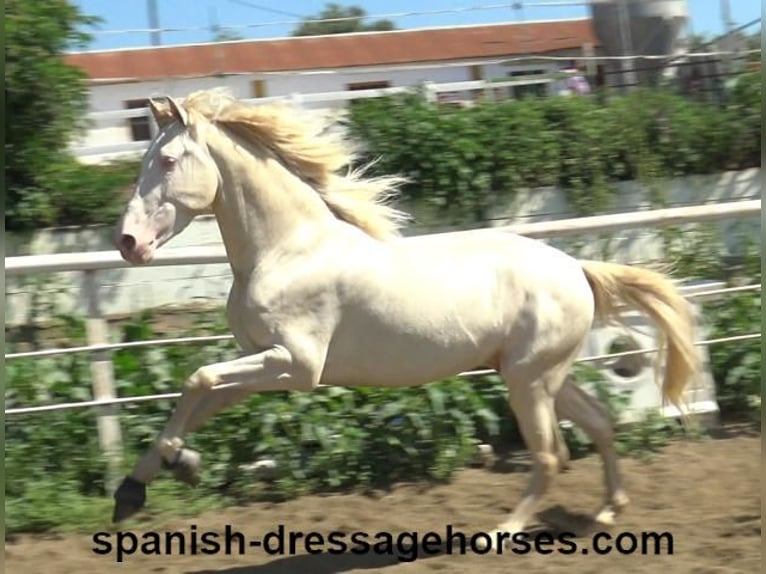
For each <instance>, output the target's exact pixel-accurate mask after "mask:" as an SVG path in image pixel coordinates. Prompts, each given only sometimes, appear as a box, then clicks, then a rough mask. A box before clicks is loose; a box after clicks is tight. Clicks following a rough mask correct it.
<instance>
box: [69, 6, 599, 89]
mask: <svg viewBox="0 0 766 574" xmlns="http://www.w3.org/2000/svg"><path fill="white" fill-rule="evenodd" d="M588 43H590V44H592V45H593V46H598V45H599V42H598V39H597V37H596V34H595V32H594V30H593V27H592V23H591V20H590V19H580V20H558V21H550V22H536V23H525V24H494V25H485V26H461V27H455V28H446V29H444V28H439V29H430V30H401V31H392V32H365V33H358V34H336V35H328V36H308V37H296V38H281V39H275V40H245V41H236V42H222V43H218V44H195V45H185V46H162V47H148V48H137V49H121V50H108V51H101V52H79V53H72V54H68V55H67V56H66V57H65V59H66V61H67V62H68V63H69V64H72V65H75V66H78V67H81V68H83V69H84V70H85V72H86V73H87V74H88V76H89V77H90V79H91V80H92V81H94V82H119V81H142V80H143V81H146V80H157V79H166V78H181V77H204V76H213V75H220V74H242V73H258V72H279V71H298V70H312V69H332V68H346V67H355V66H380V65H397V64H408V63H421V62H439V61H448V60H470V59H477V58H491V57H500V58H502V57H509V56H515V55H523V54H542V53H546V52H553V51H558V50H567V49H579V48H581V47H582V46H583V45H584V44H588Z"/></svg>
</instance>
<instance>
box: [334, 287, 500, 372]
mask: <svg viewBox="0 0 766 574" xmlns="http://www.w3.org/2000/svg"><path fill="white" fill-rule="evenodd" d="M493 297H494V293H490V292H488V291H486V290H484V292H483V293H482V292H481V291H480V292H476V291H474V292H473V293H472V294H471V296H470V297H454V298H451V299H448V300H447V299H446V298H445V300H443V301H442V300H439V296H438V295H436V294H433V293H429V294H427V295H426V296H425V297H423V296H419V294H418V293H417V292H415V293H410V294H409V297H404V298H402V299H401V300H394V301H391V300H386V299H385V298H383V300H382V301H381V300H377V303H378V304H372V305H369V306H368V307H366V308H361V309H357V310H355V311H353V312H350V313H349V314H348V315H349V316H347V317H344V320H342V321H341V322H340V324H339V325H338V327H337V329H336V331H335V334H334V336H333V340H332V342H331V344H330V346H329V348H328V355H327V360H326V365H325V369H324V373H323V377H322V380H323V382H325V383H327V384H333V385H343V386H348V385H369V386H414V385H419V384H424V383H428V382H431V381H435V380H439V379H443V378H446V377H449V376H452V375H455V374H457V373H459V372H461V371H465V370H469V369H472V368H475V367H478V366H482V365H487V364H489V363H491V362H492V361H493V359H494V357H495V356H496V354H497V352H498V350H499V349H500V348H501V346H502V344H503V340H504V335H505V332H506V329H507V327H508V325H507V323H506V322H504V320H503V319H504V318H503V317H502V315H503V313H502V311H499V310H498V303H500V305H501V306H502V302H498V301H497V300H496V299H494V298H493Z"/></svg>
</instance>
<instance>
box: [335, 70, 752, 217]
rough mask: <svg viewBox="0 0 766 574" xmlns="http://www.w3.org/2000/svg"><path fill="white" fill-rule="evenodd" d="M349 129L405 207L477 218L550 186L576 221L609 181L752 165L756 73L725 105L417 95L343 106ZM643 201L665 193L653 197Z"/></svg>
mask: <svg viewBox="0 0 766 574" xmlns="http://www.w3.org/2000/svg"><path fill="white" fill-rule="evenodd" d="M347 125H348V129H349V131H350V132H351V133H352V134H353V135H354V136H355V137H356V138H357V139H359V140H360V141H361V142H363V143H364V146H365V149H366V156H365V157H364V159H365V160H366V161H370V160H373V159H379V161H378V162H377V163H376V165H375V168H374V173H376V174H377V173H380V174H383V173H400V174H402V175H405V176H407V177H408V178H409V179H410V184H409V185H407V186H405V187H404V188H403V193H404V200H405V201H407V202H417V203H421V204H424V205H425V206H426V207H427V208H430V209H432V211H433V218H434V219H437V220H439V221H447V222H448V223H451V224H462V223H465V221H464V220H465V218H468V220H469V223H470V222H474V223H475V222H480V221H483V220H486V219H487V218H488V216H489V213H490V210H491V209H492V207H493V206H494V205H495V204H496V203H497V199H498V197H500V196H504V195H505V196H508V195H510V196H512V195H513V194H514V193H516V192H517V191H518V190H519V189H522V188H533V187H544V186H551V185H557V186H559V187H560V188H561V189H562V190H563V191H564V192H565V194H566V196H567V198H568V200H569V202H570V204H571V205H572V207H573V208H574V209H575V210H576V212H578V213H580V214H583V215H585V214H593V213H596V212H599V211H605V210H607V209H608V208H610V207H612V201H613V198H614V197H615V196H614V183H615V182H618V181H625V180H637V181H639V182H640V183H642V184H644V185H647V186H649V187H650V188H651V187H656V185H655V184H656V182H657V181H658V178H661V177H675V176H682V175H689V174H706V173H715V172H718V171H724V170H729V169H740V168H745V167H755V166H758V165H760V140H759V138H760V126H761V110H760V72H757V73H751V74H745V75H743V76H742V77H740V78H739V80H738V82H737V83H736V85H735V87H734V88H733V89H732V91H731V94H730V97H729V98H728V100H727V104H726V105H725V106H715V105H713V104H709V103H702V102H696V101H692V100H689V99H688V98H685V97H683V96H681V95H677V94H675V93H673V92H670V91H667V90H663V89H642V90H636V91H633V92H631V93H630V94H628V95H624V96H622V95H615V96H610V97H608V98H606V99H604V100H601V99H598V98H561V97H547V98H534V97H530V98H524V99H520V100H506V101H501V102H487V101H485V102H480V103H478V104H476V105H475V106H471V107H467V108H459V107H454V106H445V105H442V104H438V103H432V102H429V101H427V99H426V98H425V97H424V96H423V95H422V94H415V95H413V94H406V95H397V96H391V97H386V98H377V99H366V100H360V101H356V102H353V104H352V105H351V112H350V117H349V119H348V122H347ZM653 201H654V203H656V204H662V203H663V201H664V196H663V194H662V193H661V190H659V189H655V190H654V194H653Z"/></svg>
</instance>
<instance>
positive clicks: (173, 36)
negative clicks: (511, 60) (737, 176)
mask: <svg viewBox="0 0 766 574" xmlns="http://www.w3.org/2000/svg"><path fill="white" fill-rule="evenodd" d="M155 1H156V3H157V8H158V16H159V23H160V27H161V28H197V30H188V31H178V32H171V31H166V32H163V33H162V35H161V43H162V44H163V45H170V44H188V43H198V42H207V41H210V40H211V39H212V32H211V30H210V26H211V24H215V23H217V24H218V25H220V26H221V27H224V28H226V27H227V25H234V26H242V25H251V27H247V28H239V29H232V30H231V31H232V32H235V33H236V34H238V35H239V36H241V37H243V38H248V39H256V38H276V37H284V36H289V35H290V32H291V31H292V30H293V29H294V28H295V27H296V22H297V21H299V20H300V19H301V17H304V16H315V15H317V14H318V13H319V12H320V11H321V10H322V9H323V8H324V6H325V4H326V3H327V2H326V1H325V0H282V1H280V2H274V1H273V0H155ZM724 1H725V0H687V6H688V11H689V16H690V23H689V28H688V31H690V32H694V33H696V34H705V35H707V36H709V37H713V36H716V35H718V34H721V33H722V32H723V31H724V24H723V18H722V12H721V6H722V4H723V3H724ZM558 2H560V3H562V4H565V5H562V6H550V5H551V4H555V3H558ZM148 3H149V0H74V4H77V5H78V6H79V7H80V10H81V11H82V12H83V13H84V14H87V15H91V16H99V17H101V18H102V19H103V22H102V23H101V24H100V26H99V27H98V28H96V29H90V32H91V34H93V37H94V39H93V41H92V42H91V44H90V45H89V46H88V48H87V49H88V50H102V49H111V48H129V47H139V46H148V45H150V43H151V42H150V36H149V34H148V33H147V32H134V33H120V34H114V33H111V31H114V30H127V29H146V28H149V18H148V9H147V6H148ZM336 3H338V4H342V5H357V6H360V7H362V8H364V9H365V10H366V12H367V14H369V15H371V16H379V17H388V19H390V20H393V21H394V23H395V24H396V26H397V27H398V28H400V29H407V28H423V27H433V26H457V25H468V24H492V23H500V22H513V21H521V20H527V21H528V20H551V19H563V18H583V17H588V16H589V9H588V7H587V6H585V5H583V4H584V3H582V2H577V1H572V0H526V1H525V2H523V4H524V5H525V7H524V9H523V10H515V9H513V8H511V5H512V4H513V3H512V2H498V1H497V0H419V1H418V2H414V1H413V0H336ZM535 4H547V5H548V6H540V5H538V6H535ZM728 4H729V6H730V12H731V19H732V21H733V23H734V25H735V26H737V25H742V24H746V23H747V22H750V21H752V20H754V19H756V18H760V17H761V2H760V0H728ZM438 11H447V12H444V13H431V14H420V15H407V16H405V15H398V16H389V15H390V14H402V13H408V12H409V13H411V12H438ZM448 11H453V12H452V13H450V12H448ZM757 29H758V25H756V26H755V27H753V28H752V29H751V30H749V31H755V30H757Z"/></svg>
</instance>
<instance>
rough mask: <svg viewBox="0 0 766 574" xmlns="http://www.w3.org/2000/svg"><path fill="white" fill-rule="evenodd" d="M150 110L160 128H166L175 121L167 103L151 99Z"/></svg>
mask: <svg viewBox="0 0 766 574" xmlns="http://www.w3.org/2000/svg"><path fill="white" fill-rule="evenodd" d="M149 110H151V112H152V115H153V116H154V121H156V122H157V125H158V126H160V127H164V126H166V125H167V124H168V123H170V122H171V121H172V120H173V113H172V112H171V111H170V106H169V105H168V104H167V102H164V101H162V100H155V99H154V98H149Z"/></svg>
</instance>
